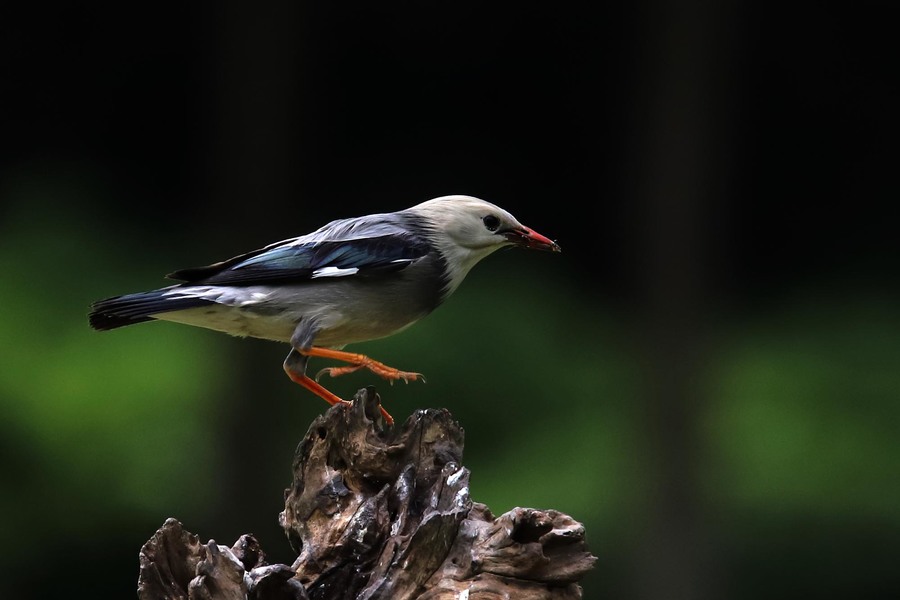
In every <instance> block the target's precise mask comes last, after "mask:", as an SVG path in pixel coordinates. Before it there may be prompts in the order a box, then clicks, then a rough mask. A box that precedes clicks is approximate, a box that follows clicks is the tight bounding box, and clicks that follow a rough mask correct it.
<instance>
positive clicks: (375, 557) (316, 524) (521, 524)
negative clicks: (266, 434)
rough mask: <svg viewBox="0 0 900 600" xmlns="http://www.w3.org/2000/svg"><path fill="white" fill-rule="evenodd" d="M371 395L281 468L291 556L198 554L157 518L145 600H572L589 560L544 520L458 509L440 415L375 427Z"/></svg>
mask: <svg viewBox="0 0 900 600" xmlns="http://www.w3.org/2000/svg"><path fill="white" fill-rule="evenodd" d="M378 403H379V398H378V395H377V394H376V393H375V391H374V389H373V388H367V389H363V390H360V391H359V392H358V393H357V395H356V397H355V398H354V399H353V402H352V404H351V405H349V406H347V405H338V406H335V407H332V408H331V409H330V410H329V411H328V412H327V413H326V414H324V415H322V416H320V417H318V418H316V419H315V420H314V421H313V423H312V425H311V426H310V428H309V431H308V432H307V434H306V437H305V438H304V439H303V441H302V442H301V443H300V445H299V446H298V447H297V451H296V454H295V456H294V463H293V470H294V481H293V483H292V485H291V487H290V488H288V489H287V490H285V507H284V511H283V512H282V513H281V514H280V516H279V522H280V523H281V525H282V527H283V528H284V530H285V533H286V534H287V536H288V539H289V540H290V542H291V545H292V546H293V548H294V549H295V550H296V551H297V552H298V554H299V556H298V557H297V559H296V560H295V561H294V563H293V565H291V566H290V567H288V566H286V565H269V564H267V563H266V561H265V555H264V554H263V552H262V550H261V549H260V548H259V545H258V543H257V542H256V540H255V539H254V538H253V537H252V536H249V535H244V536H242V537H241V538H240V539H239V540H238V542H237V543H235V545H234V546H232V547H230V548H229V547H226V546H219V545H217V544H216V543H215V542H214V541H210V542H209V543H207V544H201V543H200V542H199V539H198V537H197V536H196V535H193V534H190V533H188V532H186V531H184V529H183V528H182V526H181V524H180V523H179V522H178V521H176V520H175V519H168V520H167V521H166V522H165V524H164V525H163V526H162V528H160V529H159V530H158V531H157V532H156V534H155V535H154V536H153V537H152V538H151V539H150V540H149V541H148V542H147V543H146V544H145V545H144V547H143V548H142V549H141V554H140V561H141V569H140V577H139V581H138V595H139V597H140V598H141V599H142V600H149V599H151V598H152V599H163V598H165V599H170V598H184V599H191V600H194V599H197V600H199V599H212V598H216V599H219V598H222V599H226V598H227V599H230V598H250V599H256V600H270V599H278V600H282V599H310V600H330V599H351V598H352V599H358V600H375V599H385V600H388V599H389V600H405V599H412V598H419V599H428V600H437V599H445V598H446V599H450V598H453V599H458V598H468V599H469V600H475V599H478V598H482V599H491V600H494V599H501V598H514V599H522V600H537V599H574V598H581V588H580V586H579V585H578V581H579V580H580V579H581V578H582V577H583V576H584V574H585V573H586V572H587V571H588V570H590V569H591V568H592V566H593V564H594V561H595V560H596V559H595V557H593V556H591V554H590V552H588V549H587V546H586V544H585V540H584V528H583V527H582V525H581V524H580V523H578V522H576V521H574V520H573V519H572V518H571V517H569V516H567V515H564V514H562V513H560V512H558V511H554V510H534V509H528V508H515V509H513V510H511V511H509V512H507V513H505V514H503V515H501V516H500V517H496V518H495V517H494V516H493V515H492V514H491V512H490V510H489V509H488V508H487V507H486V506H485V505H483V504H480V503H477V502H473V501H472V500H471V498H470V497H469V487H468V485H469V471H468V470H467V469H466V468H465V467H463V466H462V449H463V431H462V428H461V427H460V426H459V424H458V423H456V422H455V421H453V419H452V418H451V416H450V413H449V412H447V411H446V410H420V411H417V412H415V413H414V414H413V415H412V416H410V417H409V419H407V421H406V422H405V423H404V424H403V425H402V426H401V427H398V428H384V427H383V424H382V421H381V419H380V414H379V410H378Z"/></svg>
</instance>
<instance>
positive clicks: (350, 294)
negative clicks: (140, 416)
mask: <svg viewBox="0 0 900 600" xmlns="http://www.w3.org/2000/svg"><path fill="white" fill-rule="evenodd" d="M505 247H521V248H528V249H534V250H545V251H550V252H560V251H561V249H560V246H559V244H557V243H556V241H553V240H551V239H550V238H547V237H545V236H543V235H541V234H539V233H537V232H536V231H534V230H533V229H530V228H528V227H526V226H524V225H522V224H521V223H520V222H519V221H518V220H516V218H515V217H513V215H512V214H510V213H509V212H507V211H506V210H504V209H502V208H500V207H499V206H496V205H494V204H492V203H490V202H487V201H485V200H481V199H479V198H475V197H473V196H465V195H451V196H441V197H439V198H433V199H431V200H426V201H424V202H421V203H420V204H416V205H415V206H412V207H410V208H406V209H403V210H399V211H396V212H387V213H377V214H371V215H366V216H361V217H353V218H344V219H338V220H334V221H331V222H330V223H328V224H326V225H324V226H322V227H320V228H319V229H317V230H315V231H313V232H312V233H308V234H306V235H301V236H299V237H295V238H291V239H287V240H283V241H280V242H277V243H274V244H270V245H268V246H265V247H263V248H260V249H258V250H253V251H252V252H247V253H245V254H240V255H238V256H235V257H233V258H230V259H228V260H224V261H221V262H217V263H214V264H211V265H208V266H203V267H196V268H189V269H182V270H179V271H175V272H173V273H170V274H169V275H167V276H166V277H167V278H168V279H172V280H175V281H178V282H179V283H177V284H174V285H170V286H167V287H163V288H160V289H155V290H151V291H145V292H138V293H131V294H125V295H121V296H114V297H111V298H106V299H103V300H98V301H96V302H94V303H93V304H92V305H91V310H90V313H89V315H88V320H89V323H90V326H91V327H92V328H93V329H96V330H99V331H106V330H110V329H117V328H119V327H124V326H126V325H132V324H135V323H142V322H146V321H152V320H160V321H170V322H175V323H182V324H186V325H193V326H198V327H203V328H207V329H212V330H215V331H220V332H224V333H228V334H231V335H234V336H239V337H253V338H261V339H265V340H272V341H276V342H286V343H289V344H290V346H291V349H290V352H289V353H288V355H287V358H285V360H284V364H283V368H284V371H285V373H286V374H287V375H288V377H289V378H290V379H291V380H292V381H294V382H295V383H297V384H299V385H301V386H302V387H304V388H306V389H307V390H309V391H310V392H312V393H314V394H316V395H318V396H319V397H321V398H323V399H324V400H325V401H326V402H328V403H329V404H332V405H335V404H340V403H346V401H345V400H343V399H341V398H340V397H339V396H337V395H336V394H334V393H332V392H331V391H329V390H328V389H326V388H325V387H324V386H323V385H322V384H321V383H319V380H320V379H321V376H322V375H323V374H327V375H329V376H331V377H337V376H340V375H345V374H347V373H351V372H354V371H357V370H359V369H363V368H365V369H368V370H369V371H371V372H372V373H374V374H375V375H378V376H380V377H382V378H384V379H386V380H388V381H390V382H391V383H393V382H394V381H399V380H402V381H404V382H406V383H408V382H409V381H418V380H421V381H424V377H423V375H422V374H421V373H416V372H411V371H401V370H399V369H396V368H394V367H389V366H387V365H385V364H384V363H381V362H379V361H376V360H373V359H372V358H370V357H368V356H366V355H363V354H357V353H352V352H347V351H344V350H343V348H344V347H345V346H347V345H349V344H353V343H357V342H363V341H367V340H372V339H378V338H383V337H387V336H389V335H392V334H395V333H398V332H400V331H402V330H404V329H406V328H407V327H409V326H411V325H412V324H414V323H415V322H417V321H418V320H420V319H421V318H423V317H424V316H426V315H428V314H429V313H431V312H432V311H433V310H434V309H435V308H437V307H438V306H439V305H441V304H442V303H443V302H444V301H445V300H447V298H448V297H449V296H450V295H451V294H452V293H453V292H454V291H455V290H456V289H457V288H458V287H459V285H460V284H461V283H462V281H463V280H464V279H465V277H466V275H467V274H468V273H469V271H470V270H471V269H472V267H474V266H475V264H477V263H478V262H479V261H481V260H482V259H484V258H485V257H487V256H488V255H490V254H491V253H493V252H494V251H496V250H499V249H500V248H505ZM311 357H318V358H325V359H331V360H334V361H337V362H339V363H343V366H337V367H328V368H324V369H322V370H321V371H319V372H318V373H317V374H316V376H315V378H313V377H310V376H308V375H307V374H306V368H307V362H308V360H309V359H310V358H311ZM381 414H382V415H383V417H384V420H385V422H386V423H388V424H393V422H394V419H393V417H392V416H391V415H390V414H389V413H388V412H387V410H385V409H384V408H383V407H382V408H381Z"/></svg>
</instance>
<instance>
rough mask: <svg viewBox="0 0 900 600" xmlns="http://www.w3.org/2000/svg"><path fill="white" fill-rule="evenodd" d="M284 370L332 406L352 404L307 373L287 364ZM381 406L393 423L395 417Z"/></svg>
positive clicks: (389, 421) (387, 421) (388, 419)
mask: <svg viewBox="0 0 900 600" xmlns="http://www.w3.org/2000/svg"><path fill="white" fill-rule="evenodd" d="M284 372H285V373H287V376H288V377H290V378H291V381H293V382H294V383H297V384H299V385H302V386H303V387H305V388H306V389H308V390H309V391H311V392H312V393H313V394H315V395H316V396H318V397H320V398H322V399H323V400H325V402H327V403H328V404H331V405H332V406H333V405H335V404H350V403H349V402H348V401H347V400H342V399H341V398H340V397H339V396H337V395H336V394H334V393H332V392H329V391H328V390H326V389H325V388H324V387H323V386H322V385H321V384H319V383H318V382H317V381H315V380H313V379H311V378H310V377H308V376H307V375H305V374H303V373H297V372H295V371H294V370H293V369H290V368H288V366H287V365H285V367H284ZM379 408H380V409H381V415H382V416H383V417H384V421H385V423H387V424H388V425H393V424H394V417H392V416H391V415H390V413H388V411H386V410H385V409H384V407H383V406H379Z"/></svg>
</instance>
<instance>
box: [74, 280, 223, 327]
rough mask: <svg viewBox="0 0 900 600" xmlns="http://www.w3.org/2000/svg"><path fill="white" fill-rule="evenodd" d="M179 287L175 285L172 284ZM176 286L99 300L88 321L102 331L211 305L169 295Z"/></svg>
mask: <svg viewBox="0 0 900 600" xmlns="http://www.w3.org/2000/svg"><path fill="white" fill-rule="evenodd" d="M172 287H175V286H172ZM172 287H168V288H163V289H159V290H153V291H151V292H138V293H137V294H126V295H125V296H115V297H113V298H106V299H105V300H98V301H97V302H94V303H93V304H92V305H91V312H90V314H89V315H88V321H89V322H90V324H91V327H93V328H94V329H96V330H98V331H107V330H109V329H116V328H118V327H124V326H126V325H133V324H135V323H143V322H145V321H152V320H153V319H154V315H157V314H160V313H165V312H172V311H175V310H185V309H188V308H196V307H198V306H204V305H206V304H209V302H208V301H206V300H203V299H201V298H179V297H174V298H173V297H171V296H167V295H166V292H168V291H170V290H171V289H172Z"/></svg>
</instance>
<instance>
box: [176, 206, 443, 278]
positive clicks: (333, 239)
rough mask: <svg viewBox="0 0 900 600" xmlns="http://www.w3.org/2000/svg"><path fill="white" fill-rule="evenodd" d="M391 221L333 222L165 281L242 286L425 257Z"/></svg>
mask: <svg viewBox="0 0 900 600" xmlns="http://www.w3.org/2000/svg"><path fill="white" fill-rule="evenodd" d="M390 216H391V215H373V216H370V217H360V218H357V219H344V220H341V221H334V222H332V223H329V224H328V225H326V226H325V227H323V228H321V229H319V230H317V231H315V232H313V233H311V234H308V235H305V236H301V237H298V238H293V239H290V240H285V241H283V242H278V243H276V244H272V245H270V246H267V247H265V248H262V249H259V250H255V251H253V252H249V253H247V254H242V255H240V256H236V257H234V258H232V259H229V260H226V261H223V262H220V263H215V264H213V265H209V266H206V267H198V268H194V269H184V270H181V271H176V272H174V273H172V274H170V275H169V276H168V277H170V278H172V279H179V280H182V281H185V282H188V283H190V284H192V285H200V284H202V285H206V284H211V285H237V286H243V285H260V284H262V285H265V284H269V283H286V282H300V281H304V280H311V279H317V278H325V277H347V276H375V275H378V274H383V273H386V272H391V271H396V270H399V269H403V268H405V267H406V266H408V265H409V264H410V263H412V262H413V261H415V260H417V259H419V258H421V257H423V256H425V255H426V254H428V252H429V251H430V250H431V247H430V245H429V244H428V243H427V241H426V240H425V238H424V237H423V236H421V235H419V234H418V233H416V232H415V231H414V230H412V229H410V228H409V227H406V226H404V225H403V224H402V223H401V222H400V221H398V220H397V219H396V218H394V219H390V218H387V217H390Z"/></svg>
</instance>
